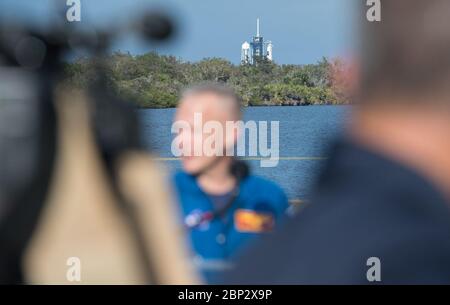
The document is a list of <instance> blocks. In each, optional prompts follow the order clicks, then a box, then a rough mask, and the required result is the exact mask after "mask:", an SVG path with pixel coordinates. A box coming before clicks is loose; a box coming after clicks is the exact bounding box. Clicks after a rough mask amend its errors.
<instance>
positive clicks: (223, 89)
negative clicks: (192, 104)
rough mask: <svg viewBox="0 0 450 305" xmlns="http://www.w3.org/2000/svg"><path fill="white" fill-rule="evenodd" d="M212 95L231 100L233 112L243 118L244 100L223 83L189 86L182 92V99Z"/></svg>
mask: <svg viewBox="0 0 450 305" xmlns="http://www.w3.org/2000/svg"><path fill="white" fill-rule="evenodd" d="M207 93H212V94H214V95H216V96H218V97H221V98H224V99H226V100H230V101H231V103H232V106H233V111H235V113H236V115H237V117H238V118H240V117H241V115H242V114H241V105H242V100H241V98H240V97H239V95H237V94H236V92H235V91H234V90H233V89H232V88H230V87H228V86H227V85H224V84H221V83H214V82H204V83H199V84H195V85H192V86H189V87H187V88H185V89H184V90H183V91H182V92H181V98H182V99H183V98H186V97H188V96H192V95H200V94H207Z"/></svg>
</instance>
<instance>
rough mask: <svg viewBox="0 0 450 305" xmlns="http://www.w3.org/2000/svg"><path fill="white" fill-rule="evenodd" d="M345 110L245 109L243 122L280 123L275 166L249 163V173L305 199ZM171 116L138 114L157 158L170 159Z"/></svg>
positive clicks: (170, 163)
mask: <svg viewBox="0 0 450 305" xmlns="http://www.w3.org/2000/svg"><path fill="white" fill-rule="evenodd" d="M349 110H350V107H349V106H307V107H249V108H245V110H244V120H246V121H247V120H254V121H257V122H258V121H268V122H270V121H279V122H280V123H279V124H280V129H279V131H280V133H279V141H280V157H281V159H280V161H279V163H278V165H277V166H276V167H271V168H263V167H260V162H259V161H258V160H250V161H248V162H249V164H250V166H251V170H252V172H253V173H254V174H256V175H259V176H262V177H265V178H267V179H270V180H273V181H275V182H277V183H278V184H279V185H281V187H282V188H283V189H284V190H285V191H286V193H287V194H288V196H289V198H290V199H306V198H307V196H308V193H309V190H310V188H311V184H312V183H313V182H314V180H315V177H316V175H317V173H318V171H319V169H320V166H321V165H322V164H323V162H324V160H323V159H320V158H321V157H326V147H327V143H329V142H330V141H332V140H333V138H334V137H336V136H338V135H339V133H340V132H341V131H342V127H343V123H344V121H345V119H346V116H347V114H348V113H349ZM174 114H175V109H142V110H139V115H140V118H141V122H142V124H143V136H144V141H145V143H146V144H147V145H148V147H149V148H150V149H152V150H153V151H154V152H156V153H157V154H158V155H159V156H160V157H164V158H171V157H173V156H172V154H171V142H172V140H173V136H174V135H172V134H171V125H172V119H173V117H174ZM269 126H270V123H269ZM269 131H270V127H269ZM269 138H270V137H269ZM316 158H319V159H316ZM164 162H165V163H166V164H167V167H168V168H169V169H170V170H171V171H174V170H176V169H178V168H180V162H179V161H172V160H170V161H164Z"/></svg>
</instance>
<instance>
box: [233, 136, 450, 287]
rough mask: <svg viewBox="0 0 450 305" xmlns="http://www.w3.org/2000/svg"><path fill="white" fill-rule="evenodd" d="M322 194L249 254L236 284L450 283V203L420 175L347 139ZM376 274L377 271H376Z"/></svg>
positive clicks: (328, 170)
mask: <svg viewBox="0 0 450 305" xmlns="http://www.w3.org/2000/svg"><path fill="white" fill-rule="evenodd" d="M331 153H332V156H333V157H332V158H331V159H330V160H329V161H328V164H327V165H326V170H325V171H324V172H323V173H322V176H321V178H320V179H319V182H318V183H319V186H318V188H317V190H316V196H313V198H312V202H313V203H312V204H311V205H309V206H308V207H306V208H305V209H304V210H303V212H302V213H300V214H299V215H298V216H297V217H296V219H295V220H294V221H292V222H291V223H289V224H288V225H287V226H286V227H284V228H283V229H282V230H281V231H279V232H277V233H276V234H275V235H273V236H271V237H270V238H269V239H268V240H266V241H265V243H263V244H261V245H259V247H257V249H255V250H254V251H252V252H251V253H249V254H248V255H247V256H246V257H245V258H244V259H243V260H242V261H241V262H240V263H239V266H238V268H236V270H239V272H236V273H235V274H233V275H231V276H230V278H228V279H227V282H228V283H232V284H370V282H369V281H368V279H367V277H366V275H367V271H369V268H370V266H367V261H368V259H369V258H371V257H377V258H379V259H380V262H381V265H380V267H381V268H380V270H381V280H382V282H381V283H383V284H421V283H438V284H450V209H449V202H448V201H446V200H445V198H444V197H443V196H442V195H441V193H440V192H439V191H438V190H437V189H436V188H435V187H434V186H433V185H432V184H431V183H430V182H429V181H427V180H426V179H424V178H422V177H421V176H420V175H418V174H417V173H416V172H414V171H412V170H410V169H408V168H406V167H403V166H401V165H399V164H398V163H397V162H394V161H392V160H389V159H387V158H385V157H382V156H381V155H378V154H375V153H373V152H371V151H369V150H366V149H363V148H360V147H359V146H358V145H355V144H353V143H350V142H347V141H342V142H341V143H339V144H337V145H336V146H335V148H334V150H333V151H332V152H331ZM369 273H370V272H369Z"/></svg>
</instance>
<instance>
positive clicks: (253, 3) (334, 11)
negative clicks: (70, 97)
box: [0, 0, 358, 64]
mask: <svg viewBox="0 0 450 305" xmlns="http://www.w3.org/2000/svg"><path fill="white" fill-rule="evenodd" d="M357 1H358V0H226V1H225V0H81V5H82V15H81V17H82V21H81V23H82V25H83V26H99V27H108V26H110V25H114V24H118V23H121V22H127V21H130V20H132V19H133V18H134V17H135V16H136V15H138V14H139V12H140V11H142V9H143V8H144V7H149V8H163V9H165V10H167V11H169V12H170V13H171V15H172V16H173V18H174V19H175V20H176V21H177V23H178V27H179V35H178V38H177V39H176V40H174V41H173V42H171V43H168V44H164V45H159V46H148V45H144V44H141V43H138V42H136V40H135V39H133V38H127V39H122V40H120V41H119V42H118V43H117V44H116V45H115V46H114V49H115V50H122V51H129V52H130V53H132V54H141V53H145V52H147V51H149V50H156V51H158V52H161V53H165V54H171V55H175V56H177V57H181V58H183V59H184V60H189V61H197V60H200V59H202V58H205V57H223V58H226V59H228V60H230V61H232V62H234V63H238V62H239V59H240V46H241V44H242V42H244V41H245V40H250V39H251V36H252V35H254V34H255V32H256V18H257V17H259V18H260V19H261V33H262V35H263V36H264V37H265V38H266V39H269V40H272V42H273V43H274V59H275V61H276V62H278V63H281V64H306V63H314V62H316V61H317V60H319V59H320V58H322V56H326V57H336V56H347V55H351V53H352V51H353V50H354V48H355V46H354V45H355V39H354V38H355V27H354V26H353V24H354V19H355V5H356V4H357ZM55 3H59V4H60V5H61V3H62V5H64V3H65V0H32V1H30V0H1V2H0V18H1V19H12V20H20V19H24V20H27V21H32V22H36V23H48V21H49V20H50V19H51V18H50V16H51V14H54V13H55V11H56V9H55Z"/></svg>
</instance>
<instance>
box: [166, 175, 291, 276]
mask: <svg viewBox="0 0 450 305" xmlns="http://www.w3.org/2000/svg"><path fill="white" fill-rule="evenodd" d="M174 180H175V186H176V191H177V197H178V201H179V203H180V205H181V212H182V216H183V222H184V223H185V227H186V230H187V233H188V234H187V235H188V237H189V241H190V245H191V248H192V250H193V252H194V255H195V257H194V262H195V264H196V266H197V267H198V270H199V271H200V273H201V274H202V275H203V277H204V279H205V280H206V282H207V283H217V281H218V280H219V279H220V277H221V275H222V273H223V272H224V271H226V270H228V269H230V268H232V267H233V259H234V258H235V257H236V256H237V255H238V254H239V253H240V252H241V251H242V250H243V249H245V247H247V246H248V245H249V244H250V243H251V242H253V241H254V240H255V239H256V238H257V237H259V236H261V235H263V234H265V233H267V232H270V231H272V230H273V228H274V226H275V225H278V223H279V222H280V219H281V218H282V217H283V216H284V212H285V211H286V209H287V207H288V199H287V197H286V195H285V193H284V192H283V191H282V189H281V188H280V187H279V186H277V185H276V184H275V183H273V182H270V181H268V180H265V179H262V178H259V177H256V176H252V175H250V176H248V177H247V178H245V179H244V180H243V181H241V183H240V187H239V189H240V191H239V194H238V196H237V197H236V199H235V200H234V201H233V204H232V205H231V206H230V207H229V208H228V209H227V210H226V212H225V213H223V216H222V217H214V218H211V217H209V218H208V217H205V219H206V220H205V221H202V222H201V223H200V224H198V225H196V226H193V227H192V226H189V225H188V224H189V223H190V222H191V221H190V219H192V218H194V219H198V218H199V217H202V216H203V215H206V216H208V215H211V214H212V213H214V211H215V210H216V209H217V208H218V207H216V205H215V204H217V202H220V201H226V200H221V199H223V198H230V197H231V196H229V195H224V196H223V198H220V197H221V196H210V195H208V194H206V193H205V192H204V191H203V190H202V189H201V188H200V187H199V185H198V184H197V179H196V178H195V177H194V176H191V175H189V174H186V173H183V172H178V173H177V174H176V175H175V178H174ZM214 202H215V203H214ZM223 205H225V203H224V202H223Z"/></svg>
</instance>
